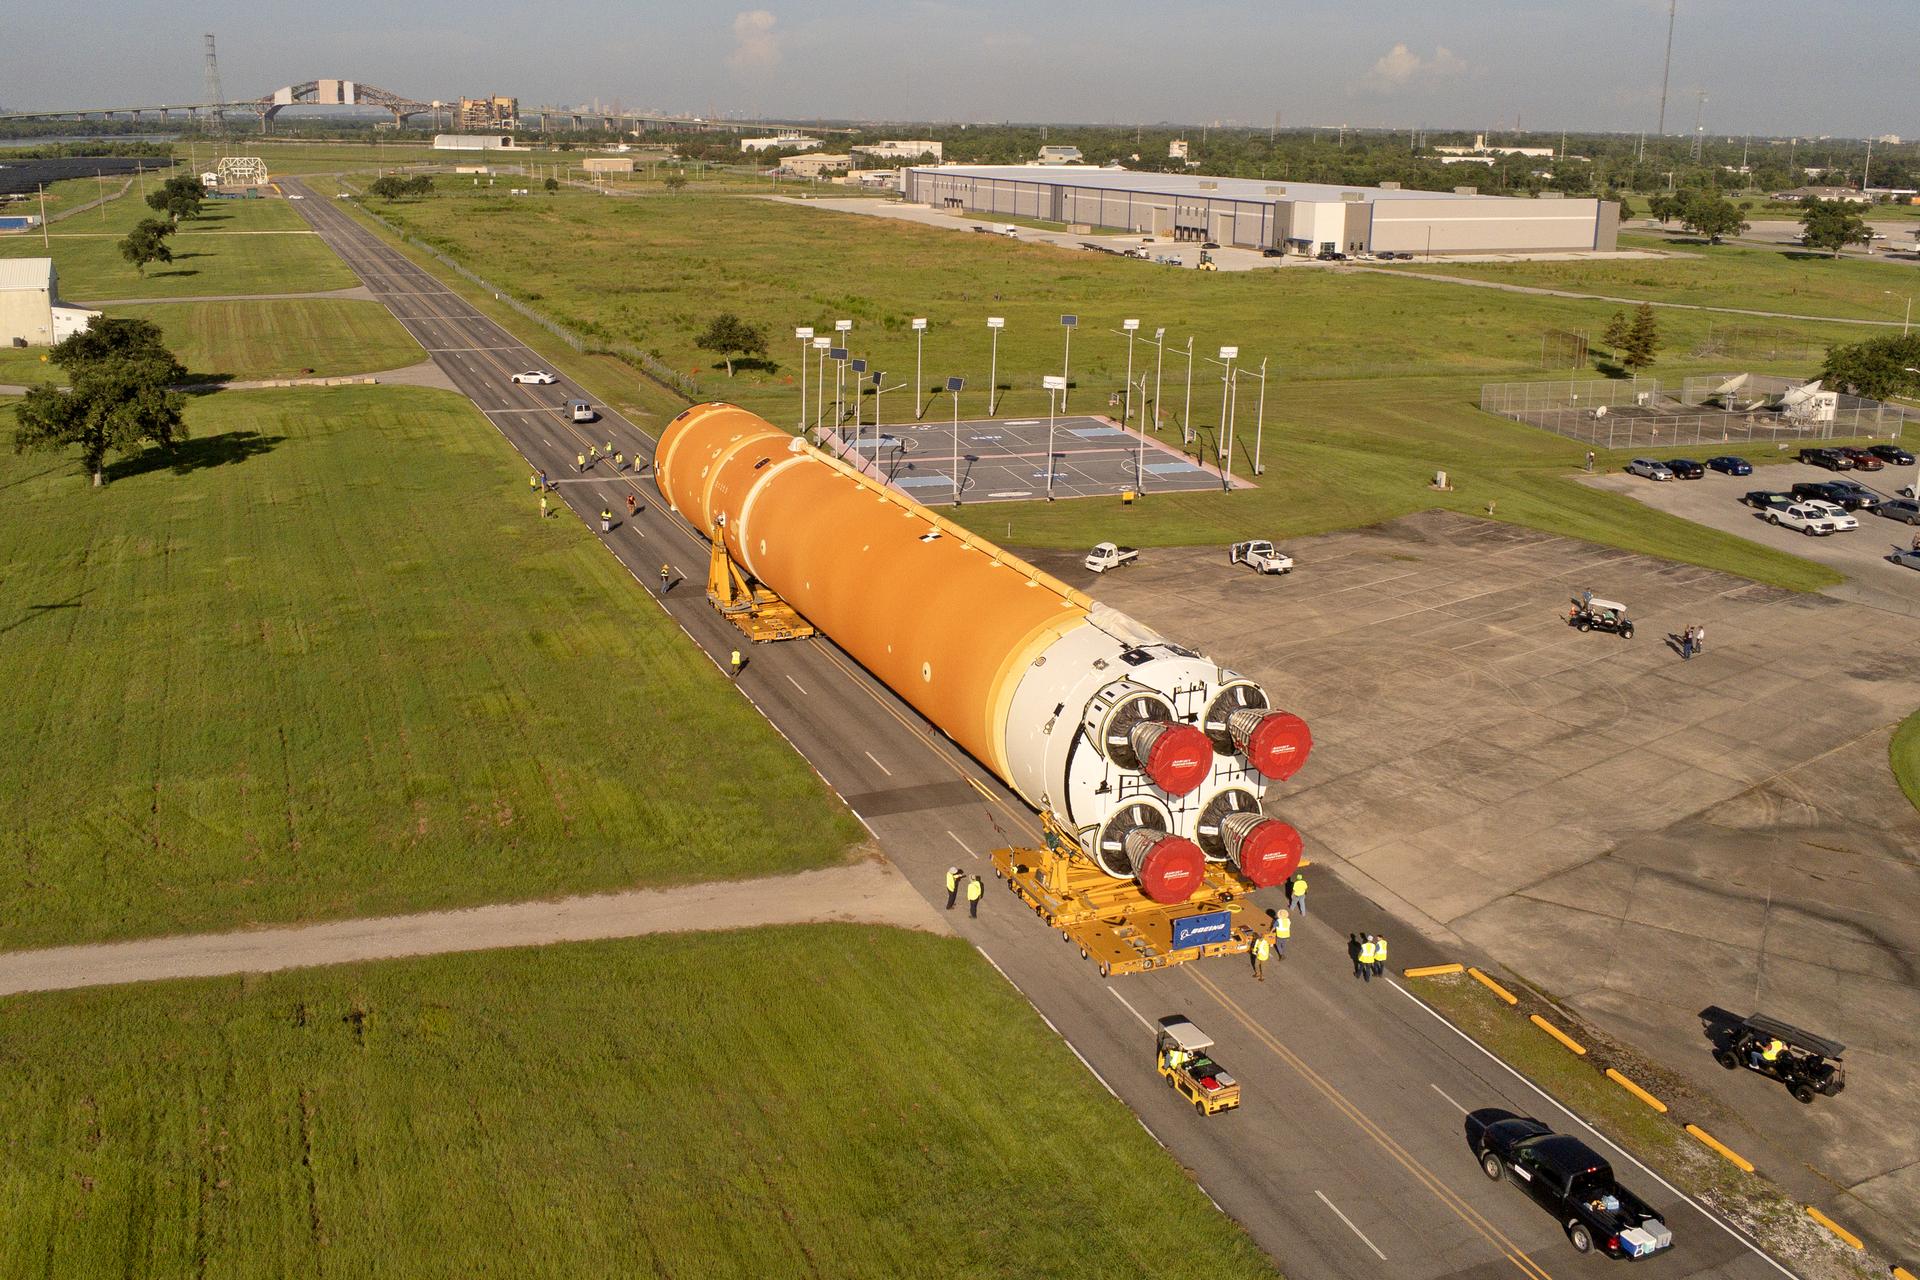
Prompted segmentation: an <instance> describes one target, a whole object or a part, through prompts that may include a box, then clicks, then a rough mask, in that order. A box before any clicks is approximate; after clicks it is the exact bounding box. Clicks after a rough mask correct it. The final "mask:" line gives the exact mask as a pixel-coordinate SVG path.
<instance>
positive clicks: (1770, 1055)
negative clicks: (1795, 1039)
mask: <svg viewBox="0 0 1920 1280" xmlns="http://www.w3.org/2000/svg"><path fill="white" fill-rule="evenodd" d="M1786 1047H1787V1046H1786V1042H1785V1041H1782V1040H1779V1039H1770V1040H1768V1041H1767V1045H1766V1047H1765V1048H1764V1049H1755V1050H1754V1051H1753V1065H1755V1066H1756V1067H1757V1066H1759V1065H1760V1064H1761V1063H1763V1062H1764V1063H1766V1064H1767V1065H1768V1066H1772V1065H1773V1064H1774V1063H1776V1062H1778V1061H1780V1054H1781V1053H1782V1052H1783V1051H1784V1050H1785V1049H1786Z"/></svg>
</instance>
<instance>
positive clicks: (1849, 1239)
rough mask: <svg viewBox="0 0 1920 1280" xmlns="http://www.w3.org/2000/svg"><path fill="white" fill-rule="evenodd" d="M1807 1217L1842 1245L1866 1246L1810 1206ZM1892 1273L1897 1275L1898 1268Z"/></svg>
mask: <svg viewBox="0 0 1920 1280" xmlns="http://www.w3.org/2000/svg"><path fill="white" fill-rule="evenodd" d="M1807 1216H1808V1217H1809V1218H1812V1219H1813V1220H1814V1221H1815V1222H1817V1223H1819V1224H1820V1225H1821V1226H1823V1227H1825V1228H1826V1229H1827V1230H1829V1231H1831V1232H1833V1234H1834V1235H1836V1236H1839V1237H1840V1239H1841V1240H1842V1241H1843V1242H1844V1243H1846V1244H1848V1245H1850V1246H1852V1247H1853V1248H1855V1249H1864V1248H1866V1247H1867V1246H1866V1244H1865V1243H1864V1242H1863V1241H1862V1240H1861V1239H1860V1237H1859V1236H1857V1235H1855V1234H1853V1232H1851V1231H1849V1230H1847V1229H1846V1228H1845V1227H1843V1226H1841V1225H1840V1224H1839V1223H1837V1222H1835V1221H1834V1220H1833V1219H1832V1218H1829V1217H1828V1216H1827V1215H1826V1214H1824V1213H1822V1212H1820V1211H1819V1210H1818V1209H1816V1208H1814V1207H1813V1206H1812V1205H1808V1206H1807ZM1894 1271H1895V1273H1896V1274H1897V1273H1898V1271H1899V1268H1898V1267H1896V1268H1894Z"/></svg>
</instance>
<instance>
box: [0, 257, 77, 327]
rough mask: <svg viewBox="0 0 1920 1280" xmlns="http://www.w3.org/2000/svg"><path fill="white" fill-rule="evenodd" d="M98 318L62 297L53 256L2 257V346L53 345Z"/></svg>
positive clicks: (0, 290) (0, 283)
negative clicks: (68, 302)
mask: <svg viewBox="0 0 1920 1280" xmlns="http://www.w3.org/2000/svg"><path fill="white" fill-rule="evenodd" d="M99 318H100V313H99V312H98V311H89V310H87V309H86V308H85V307H73V306H68V305H67V304H65V303H63V302H61V301H60V282H59V277H58V276H57V275H56V274H55V273H54V269H53V259H52V258H10V259H0V346H9V347H50V346H52V345H53V344H54V343H56V342H58V341H60V340H61V339H62V338H65V337H69V336H71V335H73V334H76V333H84V332H85V331H86V329H87V326H88V325H91V324H92V323H93V322H94V321H95V320H97V319H99Z"/></svg>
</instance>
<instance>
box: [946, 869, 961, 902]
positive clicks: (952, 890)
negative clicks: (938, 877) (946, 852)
mask: <svg viewBox="0 0 1920 1280" xmlns="http://www.w3.org/2000/svg"><path fill="white" fill-rule="evenodd" d="M959 897H960V868H958V867H948V868H947V910H949V911H951V910H953V904H954V902H955V901H956V900H957V899H958V898H959Z"/></svg>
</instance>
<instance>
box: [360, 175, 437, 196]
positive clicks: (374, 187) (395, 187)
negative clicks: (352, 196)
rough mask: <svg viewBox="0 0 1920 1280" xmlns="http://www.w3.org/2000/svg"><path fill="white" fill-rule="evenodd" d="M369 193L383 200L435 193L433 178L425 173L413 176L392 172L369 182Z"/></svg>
mask: <svg viewBox="0 0 1920 1280" xmlns="http://www.w3.org/2000/svg"><path fill="white" fill-rule="evenodd" d="M367 194H368V195H370V196H377V197H379V198H380V199H382V200H399V199H401V198H403V197H405V196H430V195H432V194H433V179H432V178H429V177H428V176H427V175H426V174H424V173H422V174H416V175H414V176H413V177H411V178H403V177H401V176H400V175H399V174H397V173H390V174H387V175H386V176H385V177H383V178H375V179H374V180H373V181H372V182H369V183H368V184H367Z"/></svg>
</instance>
